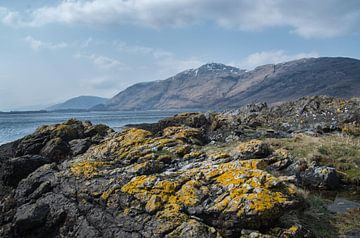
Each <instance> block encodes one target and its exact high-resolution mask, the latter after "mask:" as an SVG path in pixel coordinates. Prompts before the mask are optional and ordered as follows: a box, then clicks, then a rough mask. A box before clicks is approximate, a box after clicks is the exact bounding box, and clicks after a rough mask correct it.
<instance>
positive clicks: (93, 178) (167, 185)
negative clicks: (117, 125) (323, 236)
mask: <svg viewBox="0 0 360 238" xmlns="http://www.w3.org/2000/svg"><path fill="white" fill-rule="evenodd" d="M72 123H75V122H72ZM76 123H80V122H76ZM67 124H69V123H67ZM64 125H66V124H64ZM58 128H59V127H54V129H55V130H59V129H58ZM60 128H66V127H65V126H60ZM50 134H51V133H50ZM56 135H57V136H60V138H61V135H62V134H61V133H59V132H57V133H56ZM71 139H76V138H71ZM76 140H77V139H76ZM205 140H206V139H205V138H204V137H203V134H202V132H201V130H199V129H194V128H190V127H186V126H176V127H168V128H165V129H164V130H163V131H162V133H161V135H160V136H154V135H153V134H152V133H151V132H149V131H146V130H142V129H134V128H133V129H127V130H125V131H123V132H121V133H111V132H110V134H108V135H107V137H105V139H103V140H102V142H100V143H99V144H94V145H93V146H91V147H90V148H89V149H88V150H87V152H85V153H84V154H81V155H79V156H76V157H72V156H68V157H66V156H65V157H64V159H63V160H57V161H54V162H53V161H51V160H50V161H45V162H43V161H44V159H43V157H40V156H38V157H31V158H32V160H39V161H41V163H38V168H37V169H35V170H34V171H33V172H31V173H30V174H29V175H24V177H25V178H24V179H22V180H20V181H18V184H10V185H11V186H12V187H13V188H14V189H12V190H11V189H10V190H9V193H7V194H3V195H2V198H1V201H2V204H1V209H2V215H1V224H2V225H1V236H2V237H49V236H54V237H61V236H66V237H127V236H131V237H164V236H165V237H191V236H194V237H236V236H239V235H240V234H241V231H242V230H243V229H259V228H266V227H271V226H273V225H274V222H276V220H277V219H278V218H279V217H280V216H281V215H282V214H284V213H285V212H288V211H289V210H291V209H293V208H294V206H295V204H296V201H297V200H296V197H295V195H294V192H293V190H292V189H291V188H290V187H289V186H287V185H286V183H284V182H283V180H281V181H280V180H279V179H278V178H276V177H274V176H272V175H271V174H269V173H267V172H265V171H263V170H261V169H259V167H258V166H259V165H261V164H263V163H264V161H263V160H262V159H261V158H260V159H249V160H242V159H241V157H239V158H238V159H236V158H235V157H233V156H230V155H229V154H227V153H224V152H223V153H214V152H206V151H202V150H201V148H202V147H201V145H202V144H204V143H205ZM19 144H21V142H20V143H19ZM44 144H45V146H47V144H48V143H44ZM69 144H73V142H71V143H69ZM253 144H254V143H253ZM255 144H256V143H255ZM256 146H258V145H257V144H256ZM240 147H241V148H243V149H242V150H244V148H247V147H246V146H245V147H244V145H242V146H240ZM254 148H256V147H254ZM252 150H253V151H254V158H255V157H257V158H259V154H256V149H252ZM40 151H44V150H43V149H41V150H40ZM249 151H251V149H250V150H249ZM240 152H242V151H240ZM69 153H70V152H69ZM246 155H247V157H248V156H249V154H246ZM255 155H256V156H255ZM27 156H29V155H27ZM3 160H5V159H3ZM10 160H11V159H10ZM10 160H9V161H10ZM44 163H45V164H44ZM42 164H44V165H42ZM14 176H15V175H14ZM2 186H4V184H3V185H2ZM5 187H6V186H5Z"/></svg>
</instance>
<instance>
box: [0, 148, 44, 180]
mask: <svg viewBox="0 0 360 238" xmlns="http://www.w3.org/2000/svg"><path fill="white" fill-rule="evenodd" d="M47 163H50V161H49V159H47V158H45V157H42V156H39V155H25V156H21V157H17V158H11V159H7V160H5V161H3V162H2V163H1V164H0V165H1V168H0V171H1V181H3V183H4V185H7V186H12V187H16V186H17V185H18V183H19V182H20V180H21V179H23V178H26V177H27V176H28V175H29V174H30V173H32V172H33V171H34V170H36V169H37V168H39V167H40V166H42V165H44V164H47Z"/></svg>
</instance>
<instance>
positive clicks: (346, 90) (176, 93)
mask: <svg viewBox="0 0 360 238" xmlns="http://www.w3.org/2000/svg"><path fill="white" fill-rule="evenodd" d="M312 95H329V96H337V97H345V98H348V97H353V96H360V60H357V59H351V58H340V57H337V58H330V57H327V58H309V59H300V60H295V61H290V62H286V63H281V64H276V65H264V66H259V67H257V68H255V69H254V70H251V71H245V70H240V69H238V68H235V67H230V66H226V65H223V64H216V63H211V64H206V65H203V66H201V67H199V68H197V69H191V70H187V71H184V72H181V73H179V74H177V75H175V76H173V77H171V78H169V79H166V80H162V81H154V82H147V83H139V84H135V85H133V86H131V87H129V88H127V89H125V90H124V91H122V92H120V93H119V94H117V95H116V96H114V97H113V98H111V99H110V100H108V101H106V102H105V104H104V105H101V106H97V107H95V108H94V109H103V110H149V109H180V108H202V109H226V108H232V107H239V106H241V105H245V104H247V103H253V102H259V101H266V102H269V103H276V102H281V101H287V100H291V99H296V98H299V97H303V96H312Z"/></svg>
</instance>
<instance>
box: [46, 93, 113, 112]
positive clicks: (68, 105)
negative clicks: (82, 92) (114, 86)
mask: <svg viewBox="0 0 360 238" xmlns="http://www.w3.org/2000/svg"><path fill="white" fill-rule="evenodd" d="M106 100H107V98H102V97H95V96H80V97H75V98H71V99H69V100H67V101H65V102H63V103H59V104H56V105H54V106H51V107H48V108H46V110H49V111H57V110H88V109H90V108H92V107H94V106H95V105H98V104H102V103H105V101H106Z"/></svg>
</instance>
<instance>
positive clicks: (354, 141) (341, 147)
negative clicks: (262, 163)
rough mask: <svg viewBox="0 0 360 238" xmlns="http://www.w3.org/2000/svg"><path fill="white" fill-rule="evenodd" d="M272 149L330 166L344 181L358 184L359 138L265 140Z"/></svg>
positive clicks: (324, 137)
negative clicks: (282, 149) (279, 149)
mask: <svg viewBox="0 0 360 238" xmlns="http://www.w3.org/2000/svg"><path fill="white" fill-rule="evenodd" d="M265 141H266V142H267V143H269V144H271V145H272V146H273V147H274V148H276V149H277V148H284V149H287V150H289V152H290V154H291V155H292V156H293V157H294V158H295V159H305V160H306V161H307V162H309V163H311V162H312V161H315V162H317V163H319V164H321V165H327V166H331V167H334V168H336V169H337V171H338V172H339V173H340V174H341V175H342V176H343V179H344V181H347V182H349V183H354V184H360V168H359V166H360V138H359V137H352V136H347V135H342V134H336V135H327V136H321V137H314V136H309V135H304V134H298V135H296V136H294V137H292V138H280V139H276V138H270V139H266V140H265Z"/></svg>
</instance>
